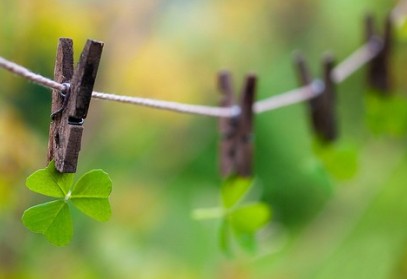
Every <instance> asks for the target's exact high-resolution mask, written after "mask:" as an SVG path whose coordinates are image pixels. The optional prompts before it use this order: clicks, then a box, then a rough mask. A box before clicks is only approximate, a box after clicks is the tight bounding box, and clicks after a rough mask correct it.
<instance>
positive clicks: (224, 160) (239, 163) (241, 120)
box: [218, 72, 256, 177]
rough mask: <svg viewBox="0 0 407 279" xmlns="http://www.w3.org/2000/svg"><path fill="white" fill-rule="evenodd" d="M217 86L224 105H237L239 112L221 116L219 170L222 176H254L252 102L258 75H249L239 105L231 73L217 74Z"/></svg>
mask: <svg viewBox="0 0 407 279" xmlns="http://www.w3.org/2000/svg"><path fill="white" fill-rule="evenodd" d="M218 87H219V90H220V92H221V94H222V95H223V99H222V101H221V104H220V105H221V106H222V107H233V106H238V107H239V108H240V114H238V115H236V116H234V117H232V118H220V120H219V126H220V133H221V142H220V171H221V174H222V176H223V177H227V176H230V175H238V176H243V177H248V176H251V175H252V160H253V159H252V157H253V142H252V138H253V132H252V130H253V102H254V98H255V91H256V76H255V75H252V74H251V75H248V76H247V77H246V80H245V84H244V85H243V89H242V92H241V96H240V101H239V104H236V101H235V98H234V95H235V94H234V90H233V87H232V80H231V76H230V73H228V72H221V73H220V74H219V75H218Z"/></svg>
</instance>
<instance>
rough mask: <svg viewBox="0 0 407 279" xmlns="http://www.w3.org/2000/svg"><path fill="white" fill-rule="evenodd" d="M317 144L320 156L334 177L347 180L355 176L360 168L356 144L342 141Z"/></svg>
mask: <svg viewBox="0 0 407 279" xmlns="http://www.w3.org/2000/svg"><path fill="white" fill-rule="evenodd" d="M317 145H318V146H317V148H316V153H317V155H318V157H319V158H320V159H321V160H322V162H323V165H324V166H325V168H326V169H327V171H328V172H329V173H330V174H331V175H332V176H333V177H334V178H336V179H338V180H347V179H351V178H352V177H354V176H355V174H356V173H357V170H358V153H357V148H356V146H353V145H351V144H349V143H345V142H341V141H339V142H336V143H332V144H329V145H326V144H324V145H319V144H317Z"/></svg>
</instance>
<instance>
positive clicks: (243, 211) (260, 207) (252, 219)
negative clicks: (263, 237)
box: [230, 202, 271, 233]
mask: <svg viewBox="0 0 407 279" xmlns="http://www.w3.org/2000/svg"><path fill="white" fill-rule="evenodd" d="M270 218H271V210H270V207H269V206H268V205H267V204H265V203H260V202H259V203H252V204H248V205H244V206H242V207H240V208H238V209H236V210H234V211H233V212H231V213H230V220H231V225H232V227H233V228H234V229H235V230H237V231H240V232H246V233H254V232H256V231H257V230H258V229H260V228H261V227H263V226H264V225H265V224H267V222H268V221H269V220H270Z"/></svg>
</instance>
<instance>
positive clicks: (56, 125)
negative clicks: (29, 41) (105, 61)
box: [48, 38, 103, 173]
mask: <svg viewBox="0 0 407 279" xmlns="http://www.w3.org/2000/svg"><path fill="white" fill-rule="evenodd" d="M102 49H103V43H102V42H97V41H93V40H88V41H87V42H86V45H85V47H84V49H83V51H82V54H81V57H80V60H79V63H78V65H77V67H76V68H75V70H74V62H73V61H74V59H73V42H72V40H71V39H67V38H61V39H59V44H58V50H57V57H56V62H55V69H54V79H55V81H57V82H59V83H62V84H64V85H65V87H66V90H64V92H60V91H58V90H53V91H52V109H51V112H52V114H51V118H52V121H51V125H50V131H49V141H48V161H51V160H54V161H55V167H56V169H57V170H58V171H59V172H62V173H73V172H76V166H77V163H78V155H79V151H80V148H81V139H82V132H83V122H84V119H85V118H86V116H87V113H88V108H89V104H90V99H91V97H92V91H93V85H94V83H95V79H96V74H97V70H98V67H99V61H100V57H101V55H102Z"/></svg>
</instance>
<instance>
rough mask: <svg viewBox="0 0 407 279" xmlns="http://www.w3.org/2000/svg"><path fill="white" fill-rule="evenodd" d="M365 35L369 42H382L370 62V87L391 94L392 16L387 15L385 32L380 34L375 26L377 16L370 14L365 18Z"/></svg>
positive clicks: (368, 79) (368, 77)
mask: <svg viewBox="0 0 407 279" xmlns="http://www.w3.org/2000/svg"><path fill="white" fill-rule="evenodd" d="M365 36H366V41H367V42H372V41H374V40H376V42H377V41H379V42H380V43H381V48H380V50H379V53H378V54H377V55H376V57H375V58H373V59H372V61H371V62H370V63H369V66H368V72H367V82H368V85H369V86H370V87H372V88H373V89H377V90H378V91H379V92H381V93H382V95H389V92H390V89H391V80H390V56H391V51H392V48H393V47H392V44H393V42H392V41H393V23H392V19H391V16H390V15H389V16H387V17H386V21H385V26H384V31H383V34H382V35H380V34H379V32H378V31H377V29H376V26H375V18H374V17H373V15H371V14H369V15H367V16H366V18H365Z"/></svg>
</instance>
